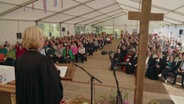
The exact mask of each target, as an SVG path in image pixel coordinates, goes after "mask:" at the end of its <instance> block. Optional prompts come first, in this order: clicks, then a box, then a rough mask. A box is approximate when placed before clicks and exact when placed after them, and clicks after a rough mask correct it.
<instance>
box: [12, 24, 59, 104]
mask: <svg viewBox="0 0 184 104" xmlns="http://www.w3.org/2000/svg"><path fill="white" fill-rule="evenodd" d="M44 40H45V39H44V34H43V32H42V31H41V30H40V29H39V28H38V27H36V26H31V27H29V28H27V29H26V30H25V31H24V33H23V40H22V42H23V46H24V47H25V48H26V49H27V51H26V52H25V53H24V54H23V55H21V56H20V57H19V58H18V59H17V63H16V66H15V78H16V104H59V103H60V101H61V99H62V97H63V86H62V83H61V78H60V76H59V71H58V70H57V69H56V67H55V66H54V63H53V62H52V60H51V59H49V58H48V57H47V56H44V55H42V54H41V53H40V50H41V49H42V47H43V45H44Z"/></svg>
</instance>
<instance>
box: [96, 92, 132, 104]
mask: <svg viewBox="0 0 184 104" xmlns="http://www.w3.org/2000/svg"><path fill="white" fill-rule="evenodd" d="M121 93H122V102H123V104H130V103H129V102H128V91H127V90H123V91H121ZM95 104H117V103H116V93H115V92H114V91H113V90H111V91H110V92H105V94H104V95H103V96H100V97H99V98H98V99H97V101H96V102H95Z"/></svg>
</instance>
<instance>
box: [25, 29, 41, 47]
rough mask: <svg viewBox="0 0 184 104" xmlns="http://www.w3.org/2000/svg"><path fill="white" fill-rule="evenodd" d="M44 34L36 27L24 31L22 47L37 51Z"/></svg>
mask: <svg viewBox="0 0 184 104" xmlns="http://www.w3.org/2000/svg"><path fill="white" fill-rule="evenodd" d="M43 37H44V34H43V32H42V31H41V29H40V28H38V27H37V26H31V27H28V28H27V29H25V31H24V33H23V39H22V43H23V47H25V48H27V49H38V48H39V41H40V38H43Z"/></svg>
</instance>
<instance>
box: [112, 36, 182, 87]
mask: <svg viewBox="0 0 184 104" xmlns="http://www.w3.org/2000/svg"><path fill="white" fill-rule="evenodd" d="M138 41H139V35H138V34H136V33H133V34H132V35H130V34H128V33H125V34H124V35H122V37H121V42H120V44H119V46H118V48H117V52H116V53H114V57H113V65H120V67H121V69H122V71H124V72H126V73H127V74H135V73H136V67H137V59H138V58H137V57H138ZM145 54H147V59H146V70H145V77H147V78H149V79H151V80H158V79H159V77H162V78H163V79H164V81H165V83H167V80H168V76H172V78H171V79H172V84H175V83H176V78H177V75H181V76H182V83H181V85H182V87H184V64H183V61H184V53H182V45H181V43H180V42H178V41H176V40H174V39H172V38H166V37H161V36H158V35H157V36H154V35H150V36H149V38H148V47H147V52H145ZM111 68H112V65H111Z"/></svg>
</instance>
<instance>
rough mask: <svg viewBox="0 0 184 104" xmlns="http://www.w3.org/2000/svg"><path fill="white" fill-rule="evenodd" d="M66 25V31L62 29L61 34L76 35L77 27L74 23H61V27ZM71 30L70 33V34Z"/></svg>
mask: <svg viewBox="0 0 184 104" xmlns="http://www.w3.org/2000/svg"><path fill="white" fill-rule="evenodd" d="M62 27H64V28H65V31H61V36H62V37H63V36H71V35H75V27H74V24H61V28H62ZM68 32H69V34H68Z"/></svg>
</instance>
